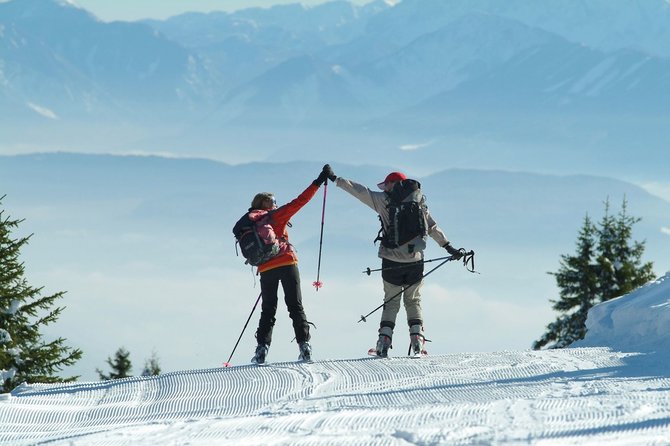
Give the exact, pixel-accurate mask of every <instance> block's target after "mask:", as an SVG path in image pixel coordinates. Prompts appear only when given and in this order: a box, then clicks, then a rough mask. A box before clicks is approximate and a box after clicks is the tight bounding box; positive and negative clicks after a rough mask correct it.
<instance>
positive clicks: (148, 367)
mask: <svg viewBox="0 0 670 446" xmlns="http://www.w3.org/2000/svg"><path fill="white" fill-rule="evenodd" d="M160 374H161V366H160V364H159V363H158V356H157V355H156V352H153V353H152V354H151V358H149V359H148V360H147V361H146V362H145V363H144V370H142V376H154V375H160Z"/></svg>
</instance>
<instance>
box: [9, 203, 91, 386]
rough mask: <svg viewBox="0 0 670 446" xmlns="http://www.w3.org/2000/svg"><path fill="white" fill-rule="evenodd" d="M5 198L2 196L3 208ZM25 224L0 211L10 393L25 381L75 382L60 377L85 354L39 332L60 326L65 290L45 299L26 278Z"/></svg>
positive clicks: (61, 339)
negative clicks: (17, 234) (14, 234)
mask: <svg viewBox="0 0 670 446" xmlns="http://www.w3.org/2000/svg"><path fill="white" fill-rule="evenodd" d="M3 198H4V196H2V197H0V204H1V203H2V199H3ZM22 222H23V220H13V219H11V218H10V217H9V216H5V213H4V210H0V385H1V386H2V388H1V391H2V392H9V391H10V390H12V389H13V388H14V387H16V386H17V385H18V384H21V383H23V382H30V383H35V382H40V383H55V382H65V381H74V380H75V379H77V378H78V377H76V376H73V377H68V378H61V377H59V376H56V373H57V372H59V371H61V370H63V368H64V367H67V366H70V365H73V364H74V363H75V362H76V361H77V360H79V359H80V358H81V355H82V352H81V350H79V349H73V348H70V347H68V346H66V345H65V341H66V340H65V339H64V338H58V339H56V340H53V341H46V340H44V339H43V337H42V334H41V333H40V331H41V330H42V328H43V327H45V326H47V325H49V324H51V323H53V322H55V321H56V320H57V319H58V317H59V316H60V314H61V312H62V311H63V310H64V308H63V307H56V308H54V303H55V302H56V301H57V300H58V299H60V298H62V297H63V295H64V294H65V293H64V292H58V293H55V294H52V295H50V296H42V289H43V288H35V287H33V286H31V285H29V284H28V282H27V280H26V278H25V267H24V264H23V263H22V262H21V261H20V260H19V255H20V251H21V248H22V247H23V246H25V245H26V244H27V243H28V241H29V239H30V238H31V237H32V235H29V236H27V237H19V238H12V231H13V230H16V229H17V228H18V226H19V225H20V224H21V223H22Z"/></svg>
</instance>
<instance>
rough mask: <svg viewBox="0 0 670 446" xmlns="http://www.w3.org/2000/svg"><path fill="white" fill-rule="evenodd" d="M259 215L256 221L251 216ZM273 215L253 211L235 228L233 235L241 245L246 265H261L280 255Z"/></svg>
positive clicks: (243, 217)
mask: <svg viewBox="0 0 670 446" xmlns="http://www.w3.org/2000/svg"><path fill="white" fill-rule="evenodd" d="M254 212H256V213H258V214H260V215H256V220H255V221H254V220H252V219H251V217H250V214H252V213H254ZM271 218H272V215H271V213H270V212H267V211H258V210H257V211H252V212H248V213H246V214H244V215H243V216H242V218H240V219H239V220H238V221H237V223H236V224H235V226H234V227H233V235H234V236H235V238H236V239H237V242H236V243H238V244H239V245H240V251H242V256H244V258H245V259H246V261H245V262H244V263H247V264H249V265H252V266H258V265H261V264H263V263H265V262H267V261H268V260H270V259H271V258H273V257H275V256H276V255H277V254H279V251H280V245H279V239H278V238H277V236H276V234H275V232H274V229H273V228H272V225H271V224H270V220H271Z"/></svg>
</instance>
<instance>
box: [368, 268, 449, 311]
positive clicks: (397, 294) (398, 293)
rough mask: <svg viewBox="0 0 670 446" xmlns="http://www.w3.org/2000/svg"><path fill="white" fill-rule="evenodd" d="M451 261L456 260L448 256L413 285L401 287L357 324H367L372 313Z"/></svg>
mask: <svg viewBox="0 0 670 446" xmlns="http://www.w3.org/2000/svg"><path fill="white" fill-rule="evenodd" d="M452 260H456V257H454V256H449V257H447V258H445V259H444V261H443V262H442V263H440V264H439V265H437V266H436V267H435V268H433V269H431V270H430V271H428V272H427V273H426V274H424V275H423V276H421V278H420V279H419V280H417V281H416V282H414V283H413V284H411V285H409V286H407V287H403V288H402V289H401V290H400V291H398V292H397V293H396V294H394V295H393V296H391V297H389V298H388V299H386V300H385V301H384V303H382V304H381V305H380V306H378V307H377V308H375V309H374V310H372V311H371V312H369V313H368V314H366V315H365V316H361V318H360V320H359V321H358V322H359V323H360V322H361V321H362V322H367V317H368V316H370V315H371V314H372V313H374V312H376V311H377V310H379V309H380V308H382V307H383V306H384V305H386V304H387V303H389V302H391V301H392V300H393V299H395V298H396V297H398V296H400V295H401V294H402V293H403V292H404V291H405V290H406V289H407V288H409V287H412V286H414V285H416V284H418V283H421V281H422V280H423V279H424V278H425V277H427V276H428V275H429V274H430V273H432V272H433V271H435V270H436V269H438V268H439V267H441V266H442V265H444V264H445V263H447V262H450V261H452Z"/></svg>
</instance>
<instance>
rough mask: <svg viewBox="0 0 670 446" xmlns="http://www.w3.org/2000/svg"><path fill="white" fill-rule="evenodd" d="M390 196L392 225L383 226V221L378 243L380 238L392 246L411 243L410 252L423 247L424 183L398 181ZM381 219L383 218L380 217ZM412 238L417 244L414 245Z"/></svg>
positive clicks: (424, 219)
mask: <svg viewBox="0 0 670 446" xmlns="http://www.w3.org/2000/svg"><path fill="white" fill-rule="evenodd" d="M388 195H389V204H388V205H387V206H386V208H387V209H388V211H389V226H388V228H384V225H383V224H382V228H381V229H380V230H379V234H378V235H377V238H376V239H375V242H376V241H377V240H380V241H381V244H382V245H383V246H384V247H386V248H391V249H395V248H398V247H400V246H403V245H405V244H409V245H408V249H409V252H413V251H414V250H415V248H416V250H417V251H418V250H422V249H423V248H424V247H425V241H424V239H425V237H426V234H427V229H426V215H425V212H424V208H423V205H424V197H423V193H422V192H421V183H419V182H418V181H416V180H410V179H407V180H403V181H398V182H397V183H396V184H395V186H394V187H393V189H391V191H390V192H388ZM379 219H380V221H381V217H380V218H379ZM419 239H420V241H419ZM412 241H415V243H414V244H411V243H410V242H412Z"/></svg>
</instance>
